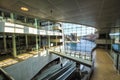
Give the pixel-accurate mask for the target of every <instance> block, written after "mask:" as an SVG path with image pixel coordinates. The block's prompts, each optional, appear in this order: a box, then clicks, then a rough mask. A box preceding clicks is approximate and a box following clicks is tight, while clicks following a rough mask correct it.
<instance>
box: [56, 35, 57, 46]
mask: <svg viewBox="0 0 120 80" xmlns="http://www.w3.org/2000/svg"><path fill="white" fill-rule="evenodd" d="M56 46H57V36H56Z"/></svg>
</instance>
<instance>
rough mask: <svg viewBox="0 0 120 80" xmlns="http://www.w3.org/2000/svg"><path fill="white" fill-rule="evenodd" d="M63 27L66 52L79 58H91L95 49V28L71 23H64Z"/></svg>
mask: <svg viewBox="0 0 120 80" xmlns="http://www.w3.org/2000/svg"><path fill="white" fill-rule="evenodd" d="M62 27H63V30H64V41H65V52H66V53H70V55H73V56H77V57H81V56H82V55H84V56H90V55H91V54H90V53H91V51H92V49H93V48H94V47H95V43H94V41H95V39H96V34H95V32H96V31H97V30H96V29H95V28H93V27H89V26H85V25H78V24H71V23H62Z"/></svg>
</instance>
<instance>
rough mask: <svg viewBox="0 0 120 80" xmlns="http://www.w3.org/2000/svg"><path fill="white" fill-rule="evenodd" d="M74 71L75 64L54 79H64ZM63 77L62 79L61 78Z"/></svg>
mask: <svg viewBox="0 0 120 80" xmlns="http://www.w3.org/2000/svg"><path fill="white" fill-rule="evenodd" d="M73 71H75V66H74V67H72V68H70V69H69V70H67V71H66V72H65V73H64V74H62V75H61V76H60V77H58V78H57V79H56V80H65V79H66V78H67V77H68V76H69V75H70V74H72V73H73ZM65 75H66V76H65ZM63 78H64V79H63Z"/></svg>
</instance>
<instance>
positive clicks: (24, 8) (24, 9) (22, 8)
mask: <svg viewBox="0 0 120 80" xmlns="http://www.w3.org/2000/svg"><path fill="white" fill-rule="evenodd" d="M20 9H21V10H22V11H28V10H29V9H28V8H27V7H21V8H20Z"/></svg>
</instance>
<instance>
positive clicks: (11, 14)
mask: <svg viewBox="0 0 120 80" xmlns="http://www.w3.org/2000/svg"><path fill="white" fill-rule="evenodd" d="M10 17H11V19H12V20H13V22H14V14H13V13H10ZM14 32H15V28H14ZM12 45H13V56H14V57H16V56H17V53H16V39H15V34H14V33H13V34H12Z"/></svg>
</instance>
